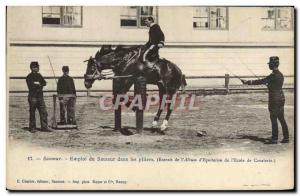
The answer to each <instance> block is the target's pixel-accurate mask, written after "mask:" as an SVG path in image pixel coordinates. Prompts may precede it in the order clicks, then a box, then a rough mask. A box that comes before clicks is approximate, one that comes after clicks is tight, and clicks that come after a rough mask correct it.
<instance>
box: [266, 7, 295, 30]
mask: <svg viewBox="0 0 300 196" xmlns="http://www.w3.org/2000/svg"><path fill="white" fill-rule="evenodd" d="M265 14H266V15H265V17H264V18H262V21H263V25H264V26H263V28H262V29H263V30H293V9H292V8H290V7H271V8H266V11H265Z"/></svg>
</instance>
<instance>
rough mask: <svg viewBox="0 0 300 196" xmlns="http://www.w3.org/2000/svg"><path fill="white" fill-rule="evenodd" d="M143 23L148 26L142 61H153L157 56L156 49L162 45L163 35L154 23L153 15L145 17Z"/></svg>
mask: <svg viewBox="0 0 300 196" xmlns="http://www.w3.org/2000/svg"><path fill="white" fill-rule="evenodd" d="M145 23H146V25H147V27H149V40H148V42H147V43H146V47H147V48H148V49H147V50H146V52H145V53H144V61H146V60H148V61H154V60H156V59H158V58H159V54H158V51H159V49H160V48H162V47H163V46H164V41H165V35H164V33H163V32H162V30H161V29H160V26H159V25H158V24H156V23H154V19H153V17H151V16H149V17H147V18H146V19H145Z"/></svg>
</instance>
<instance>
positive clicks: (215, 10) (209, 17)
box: [193, 7, 228, 30]
mask: <svg viewBox="0 0 300 196" xmlns="http://www.w3.org/2000/svg"><path fill="white" fill-rule="evenodd" d="M227 12H228V11H227V8H226V7H195V8H194V17H193V27H194V29H221V30H222V29H227V27H228V20H227V15H228V14H227Z"/></svg>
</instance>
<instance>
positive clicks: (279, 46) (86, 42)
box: [7, 6, 294, 90]
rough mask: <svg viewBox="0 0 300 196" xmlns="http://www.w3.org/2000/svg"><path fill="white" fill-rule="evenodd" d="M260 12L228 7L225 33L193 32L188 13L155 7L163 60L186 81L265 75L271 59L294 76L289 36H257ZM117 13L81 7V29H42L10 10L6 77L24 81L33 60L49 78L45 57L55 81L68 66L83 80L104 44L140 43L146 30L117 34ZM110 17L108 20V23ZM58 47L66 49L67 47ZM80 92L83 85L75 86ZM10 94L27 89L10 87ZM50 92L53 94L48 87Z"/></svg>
mask: <svg viewBox="0 0 300 196" xmlns="http://www.w3.org/2000/svg"><path fill="white" fill-rule="evenodd" d="M263 11H264V10H263V9H262V8H254V7H243V8H238V7H230V8H229V16H228V17H229V22H230V23H229V30H210V31H209V30H194V29H193V27H192V16H193V9H192V7H159V24H160V25H161V27H162V29H163V30H164V33H165V35H166V47H165V48H163V49H162V50H161V52H160V53H161V57H164V58H167V59H169V60H171V61H173V62H174V63H176V64H178V65H179V67H180V68H181V69H182V70H183V72H184V73H185V74H186V75H188V76H190V75H224V74H225V73H228V72H229V71H231V72H234V74H236V75H252V73H251V72H250V71H249V70H248V68H250V69H251V70H253V72H254V73H255V74H257V75H266V74H268V73H269V70H268V68H267V66H266V62H267V61H268V58H269V56H274V55H277V56H279V57H280V61H281V65H280V69H281V70H282V72H283V73H284V74H285V75H293V74H294V47H293V39H294V37H293V36H294V35H293V31H263V30H261V27H262V22H261V17H262V16H263ZM119 13H120V7H83V27H82V28H57V27H42V25H41V23H42V22H41V7H38V6H36V7H8V9H7V43H8V47H7V71H8V75H9V76H26V75H27V74H28V72H29V63H30V62H31V61H33V60H37V61H39V62H40V64H41V73H42V74H43V75H45V76H52V75H53V73H52V71H51V67H50V65H49V61H48V58H47V56H49V57H50V58H51V61H52V64H53V66H54V69H55V75H61V66H62V65H69V66H70V70H71V72H70V74H71V75H76V76H83V74H84V72H85V69H86V64H85V63H83V61H84V60H86V59H87V58H89V56H93V55H94V54H95V53H96V51H97V50H98V49H99V47H100V46H101V44H103V43H109V42H114V43H126V44H134V43H138V44H141V43H144V42H146V40H147V36H148V35H147V34H148V30H147V29H132V28H121V27H120V21H119V20H120V19H119ZM108 16H109V17H108ZM61 44H69V45H68V47H66V45H65V46H63V45H61ZM216 84H223V80H222V81H221V80H220V81H211V80H210V82H207V81H201V82H199V81H189V85H191V86H193V85H194V86H199V85H200V86H201V85H202V86H203V85H204V86H205V85H210V86H211V85H216ZM77 86H78V88H83V83H82V81H79V82H78V84H77ZM10 88H11V89H12V90H15V89H19V90H22V89H26V85H25V84H24V82H23V84H21V83H20V82H16V81H11V83H10ZM47 88H48V89H55V83H54V81H49V85H48V87H47ZM95 88H101V89H103V88H104V89H105V88H106V89H109V88H111V84H110V82H108V81H107V82H101V83H96V86H95Z"/></svg>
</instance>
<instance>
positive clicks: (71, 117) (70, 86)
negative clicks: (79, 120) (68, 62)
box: [57, 66, 76, 125]
mask: <svg viewBox="0 0 300 196" xmlns="http://www.w3.org/2000/svg"><path fill="white" fill-rule="evenodd" d="M62 71H63V76H61V77H60V78H59V79H58V83H57V94H58V99H59V106H60V124H62V125H64V124H72V125H76V120H75V103H76V89H75V85H74V81H73V78H72V77H70V76H69V67H68V66H63V67H62ZM66 113H67V121H66Z"/></svg>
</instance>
